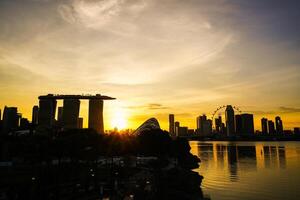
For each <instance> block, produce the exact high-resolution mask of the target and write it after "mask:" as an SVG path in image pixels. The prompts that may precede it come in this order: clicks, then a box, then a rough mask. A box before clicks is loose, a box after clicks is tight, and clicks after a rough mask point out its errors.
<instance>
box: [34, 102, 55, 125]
mask: <svg viewBox="0 0 300 200" xmlns="http://www.w3.org/2000/svg"><path fill="white" fill-rule="evenodd" d="M55 111H56V100H55V99H40V101H39V114H38V119H39V120H38V122H39V123H38V125H39V126H41V127H52V126H53V125H54V122H55Z"/></svg>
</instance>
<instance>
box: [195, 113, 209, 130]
mask: <svg viewBox="0 0 300 200" xmlns="http://www.w3.org/2000/svg"><path fill="white" fill-rule="evenodd" d="M206 120H207V117H206V115H202V116H199V117H197V132H198V133H202V132H203V124H204V123H205V121H206Z"/></svg>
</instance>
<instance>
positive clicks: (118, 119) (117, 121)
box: [111, 111, 127, 130]
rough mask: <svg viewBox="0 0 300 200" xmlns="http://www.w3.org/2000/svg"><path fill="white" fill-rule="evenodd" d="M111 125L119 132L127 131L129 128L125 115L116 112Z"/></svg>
mask: <svg viewBox="0 0 300 200" xmlns="http://www.w3.org/2000/svg"><path fill="white" fill-rule="evenodd" d="M111 125H112V127H114V128H117V129H118V130H122V129H125V128H126V127H127V120H126V118H125V115H124V113H123V112H121V111H118V112H116V113H115V115H114V117H113V118H112V120H111Z"/></svg>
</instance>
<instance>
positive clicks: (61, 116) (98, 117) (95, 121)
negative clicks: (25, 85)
mask: <svg viewBox="0 0 300 200" xmlns="http://www.w3.org/2000/svg"><path fill="white" fill-rule="evenodd" d="M114 99H115V98H113V97H109V96H102V95H100V94H96V95H53V94H48V95H44V96H39V108H38V114H37V115H38V117H36V118H38V126H40V127H53V126H54V125H55V123H56V121H55V113H56V105H57V100H63V107H59V109H58V121H61V126H62V128H64V129H72V128H79V127H78V120H79V109H80V100H88V101H89V114H88V117H89V118H88V128H91V129H94V130H96V131H97V132H98V133H104V125H103V101H104V100H114ZM34 114H35V112H34V111H33V115H34Z"/></svg>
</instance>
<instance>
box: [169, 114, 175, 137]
mask: <svg viewBox="0 0 300 200" xmlns="http://www.w3.org/2000/svg"><path fill="white" fill-rule="evenodd" d="M174 120H175V119H174V114H169V133H170V135H171V136H175V134H174V133H175V132H174V129H175V124H174V123H175V122H174Z"/></svg>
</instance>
